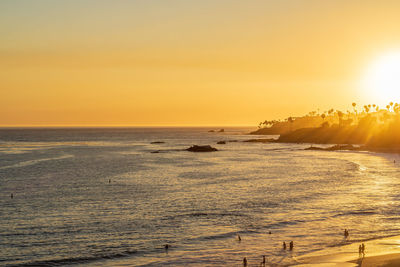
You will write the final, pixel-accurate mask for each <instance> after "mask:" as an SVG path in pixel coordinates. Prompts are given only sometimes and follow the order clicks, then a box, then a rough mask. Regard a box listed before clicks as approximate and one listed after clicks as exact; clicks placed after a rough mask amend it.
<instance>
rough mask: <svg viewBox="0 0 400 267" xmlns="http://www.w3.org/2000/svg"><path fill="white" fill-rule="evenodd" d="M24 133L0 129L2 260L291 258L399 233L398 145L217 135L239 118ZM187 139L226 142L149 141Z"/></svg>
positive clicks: (179, 261)
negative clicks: (213, 123) (197, 147)
mask: <svg viewBox="0 0 400 267" xmlns="http://www.w3.org/2000/svg"><path fill="white" fill-rule="evenodd" d="M20 131H21V132H15V130H14V131H13V132H10V131H8V132H7V131H5V130H1V131H0V183H1V187H0V193H1V194H0V195H1V196H2V197H1V198H0V214H1V217H0V259H1V260H2V262H0V264H28V263H36V264H44V263H49V264H68V263H80V264H86V265H93V266H98V265H99V264H101V265H110V266H115V265H123V264H133V265H149V266H152V265H153V266H159V265H168V264H171V265H185V266H186V265H198V266H207V265H210V266H217V265H224V264H225V265H232V264H240V263H241V262H242V260H243V257H247V259H248V261H249V263H250V265H251V264H255V263H259V262H260V261H261V260H262V255H266V256H267V257H266V259H267V262H268V263H277V264H287V263H292V262H295V259H296V257H297V256H299V255H302V254H304V253H307V252H311V251H314V250H318V249H322V248H325V247H329V246H339V245H342V244H346V243H349V242H357V241H360V240H365V239H370V238H374V237H381V236H388V235H393V234H399V233H400V231H399V230H400V223H399V219H400V218H399V217H400V216H399V210H398V207H399V206H400V198H399V193H398V192H400V190H399V189H400V172H399V168H398V166H397V164H395V163H393V159H394V158H397V157H398V156H394V155H384V154H373V153H362V152H327V151H303V150H302V148H304V147H306V145H296V144H259V143H256V144H254V143H243V142H233V143H227V144H225V145H216V142H217V141H220V140H244V139H249V138H250V137H249V136H245V135H239V134H238V133H240V132H243V130H241V129H227V133H225V134H215V133H207V129H199V128H197V129H97V130H92V129H91V130H85V129H76V130H71V129H68V130H62V129H60V130H52V131H50V132H46V131H44V132H43V131H39V130H35V131H30V130H25V131H23V130H20ZM251 138H253V137H251ZM160 140H162V141H165V143H164V144H150V142H152V141H160ZM192 144H211V145H213V146H215V147H217V148H219V149H220V151H218V152H213V153H191V152H186V151H170V152H167V153H156V154H154V153H150V152H151V151H154V150H159V149H166V150H173V149H181V148H186V147H188V146H190V145H192ZM15 151H18V153H15ZM396 161H397V162H400V161H399V160H396ZM109 180H111V183H109ZM11 193H13V195H14V198H13V199H11V198H10V194H11ZM345 228H347V229H349V232H350V236H349V238H348V239H344V237H343V231H344V229H345ZM269 231H271V234H269ZM237 234H240V236H241V239H242V240H241V242H238V240H237ZM283 241H286V243H289V242H290V241H294V244H295V248H294V250H293V251H292V252H290V251H284V250H282V247H281V246H282V242H283ZM165 244H169V245H170V246H171V247H170V248H169V249H168V253H166V251H165V249H164V245H165Z"/></svg>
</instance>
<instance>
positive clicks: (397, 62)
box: [362, 51, 400, 105]
mask: <svg viewBox="0 0 400 267" xmlns="http://www.w3.org/2000/svg"><path fill="white" fill-rule="evenodd" d="M362 87H363V90H364V92H366V94H368V98H369V99H372V101H375V103H376V104H380V105H387V104H388V103H389V102H398V101H399V100H400V51H396V52H390V53H386V54H383V55H381V56H380V57H378V58H376V59H375V61H373V62H372V64H371V65H370V66H369V67H368V69H367V71H366V74H365V77H364V78H363V86H362Z"/></svg>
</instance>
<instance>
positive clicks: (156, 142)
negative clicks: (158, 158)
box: [150, 141, 165, 144]
mask: <svg viewBox="0 0 400 267" xmlns="http://www.w3.org/2000/svg"><path fill="white" fill-rule="evenodd" d="M150 144H165V142H163V141H154V142H151V143H150Z"/></svg>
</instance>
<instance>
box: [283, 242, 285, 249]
mask: <svg viewBox="0 0 400 267" xmlns="http://www.w3.org/2000/svg"><path fill="white" fill-rule="evenodd" d="M283 249H284V250H286V242H283Z"/></svg>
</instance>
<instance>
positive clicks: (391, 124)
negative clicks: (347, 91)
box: [252, 102, 400, 151]
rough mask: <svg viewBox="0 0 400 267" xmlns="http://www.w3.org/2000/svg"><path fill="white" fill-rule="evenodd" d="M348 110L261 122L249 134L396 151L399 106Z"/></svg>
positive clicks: (399, 142)
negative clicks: (276, 135)
mask: <svg viewBox="0 0 400 267" xmlns="http://www.w3.org/2000/svg"><path fill="white" fill-rule="evenodd" d="M351 107H352V108H351V111H350V110H347V111H346V112H343V111H340V110H334V109H330V110H328V111H325V112H322V113H318V112H316V111H312V112H309V113H308V114H306V115H305V116H302V117H289V118H287V119H285V120H283V121H281V120H272V121H268V120H266V121H264V122H261V123H260V124H259V128H258V130H257V131H254V132H252V134H261V135H275V134H279V135H280V136H279V138H278V140H277V141H278V142H287V143H316V144H357V145H364V146H365V147H366V148H368V149H369V150H382V151H388V150H389V151H400V105H399V104H398V103H393V102H390V103H389V104H388V105H386V107H385V108H382V109H381V108H380V107H379V106H377V105H375V104H370V105H364V106H362V107H361V108H359V107H358V106H357V104H356V103H352V105H351Z"/></svg>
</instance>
